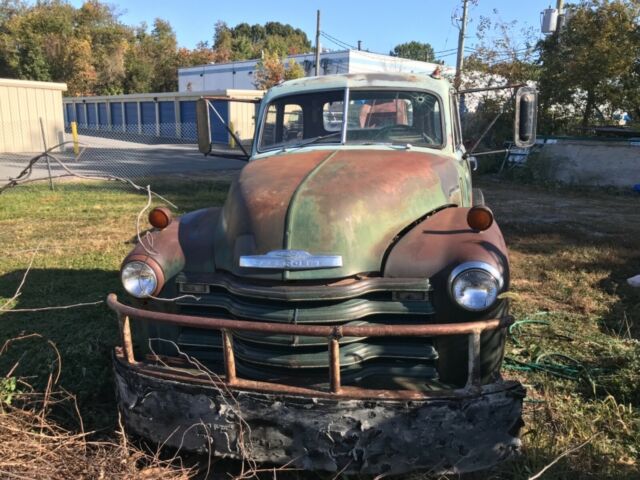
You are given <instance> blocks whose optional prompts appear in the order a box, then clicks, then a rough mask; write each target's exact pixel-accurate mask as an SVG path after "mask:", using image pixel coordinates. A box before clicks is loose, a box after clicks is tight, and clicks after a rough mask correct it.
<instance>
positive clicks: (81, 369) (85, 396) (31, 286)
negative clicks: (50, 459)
mask: <svg viewBox="0 0 640 480" xmlns="http://www.w3.org/2000/svg"><path fill="white" fill-rule="evenodd" d="M23 275H24V270H16V271H13V272H11V273H8V274H6V275H3V276H2V277H0V296H2V297H4V298H10V297H12V296H13V294H14V292H15V289H16V287H17V285H18V284H19V283H20V280H21V279H22V276H23ZM119 290H120V286H119V281H118V275H117V272H115V271H105V270H95V269H94V270H66V269H50V270H44V269H32V270H31V271H30V272H29V275H28V277H27V280H26V282H25V285H24V287H23V289H22V294H21V295H20V296H19V297H18V299H17V301H16V302H15V306H14V308H15V309H31V308H40V307H50V306H56V305H70V304H75V303H81V302H93V301H96V300H104V298H105V297H106V295H107V293H108V292H110V291H119ZM0 325H1V328H0V343H1V344H4V342H6V341H7V340H11V339H13V338H16V337H20V336H23V335H28V334H31V333H37V334H39V335H41V336H42V337H43V338H42V339H39V338H33V339H27V340H25V341H21V342H16V343H13V344H12V345H11V346H10V347H9V348H8V349H7V351H6V352H5V353H4V354H3V355H1V356H0V375H6V373H8V372H9V371H10V370H11V369H13V368H14V367H15V371H14V373H13V374H14V375H15V376H17V377H19V378H23V379H24V380H25V381H26V382H28V383H29V384H31V385H32V386H33V387H34V388H35V389H36V390H38V391H44V389H45V388H46V383H47V380H48V378H49V374H50V373H51V372H55V371H56V370H57V369H58V361H57V359H56V355H55V352H54V350H53V349H52V348H51V347H50V346H49V345H48V344H47V342H46V340H50V341H51V342H53V343H54V344H55V345H56V347H57V349H58V350H59V352H60V356H61V361H62V365H61V367H60V368H61V377H60V382H59V385H60V386H61V387H63V388H65V389H66V390H68V391H70V392H72V393H73V394H75V395H76V397H77V400H78V405H79V408H80V412H81V415H82V418H83V421H84V423H85V428H86V429H87V430H101V429H110V430H111V431H112V430H113V428H114V426H115V424H116V407H115V396H114V388H113V382H112V373H111V352H112V349H113V347H114V346H115V344H116V342H117V340H118V329H117V324H116V320H115V317H114V315H113V314H112V312H111V311H110V310H109V309H108V308H107V307H106V305H105V304H101V305H96V306H89V307H80V308H75V309H69V310H58V311H43V312H4V313H2V314H0Z"/></svg>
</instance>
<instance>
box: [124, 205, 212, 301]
mask: <svg viewBox="0 0 640 480" xmlns="http://www.w3.org/2000/svg"><path fill="white" fill-rule="evenodd" d="M219 214H220V208H205V209H202V210H196V211H194V212H191V213H188V214H186V215H183V216H182V217H179V218H177V219H175V220H174V221H173V222H172V223H171V224H170V225H169V226H168V227H167V228H165V229H164V230H153V231H151V232H150V233H149V234H148V235H143V236H142V244H141V243H138V244H137V245H136V246H135V248H134V249H133V250H132V251H131V252H130V253H129V255H127V256H126V258H125V259H124V261H123V263H122V265H123V266H124V265H125V264H126V263H128V262H131V261H134V260H137V261H141V262H144V263H147V264H148V265H149V266H150V267H151V268H153V269H154V271H155V273H156V276H157V277H158V289H157V291H156V292H154V295H157V294H158V292H159V291H161V290H162V288H163V286H164V284H165V283H166V282H167V281H168V280H169V279H171V278H173V277H175V276H176V275H177V274H178V273H180V272H181V271H183V270H187V271H190V272H198V273H199V272H213V271H214V270H215V264H214V255H213V236H214V231H215V228H216V225H217V222H218V216H219Z"/></svg>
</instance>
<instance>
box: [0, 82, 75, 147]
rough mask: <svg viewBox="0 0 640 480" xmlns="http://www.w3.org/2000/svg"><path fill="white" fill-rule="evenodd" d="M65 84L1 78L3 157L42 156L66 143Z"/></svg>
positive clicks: (0, 119)
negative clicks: (41, 154) (25, 154)
mask: <svg viewBox="0 0 640 480" xmlns="http://www.w3.org/2000/svg"><path fill="white" fill-rule="evenodd" d="M66 90H67V85H66V84H64V83H49V82H31V81H26V80H10V79H3V78H0V153H5V152H6V153H18V152H30V153H33V152H42V151H43V150H44V143H43V136H42V127H41V124H40V119H42V125H43V127H44V136H45V140H46V144H47V147H48V148H50V147H52V146H54V145H56V144H58V143H61V142H62V141H63V140H64V120H63V116H62V92H64V91H66Z"/></svg>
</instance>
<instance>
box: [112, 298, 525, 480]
mask: <svg viewBox="0 0 640 480" xmlns="http://www.w3.org/2000/svg"><path fill="white" fill-rule="evenodd" d="M108 304H109V306H110V307H111V308H112V309H114V310H115V311H116V312H118V314H119V318H120V325H121V332H122V341H123V347H122V348H118V349H117V351H116V355H115V360H114V368H115V377H116V384H117V394H118V401H119V406H120V409H121V411H122V414H123V417H124V420H125V424H126V425H127V427H128V429H129V430H130V431H133V432H135V433H137V434H140V435H142V436H144V437H146V438H148V439H150V440H153V441H155V442H157V443H159V444H163V445H168V446H173V447H178V448H184V449H187V450H195V451H200V452H203V453H210V454H213V455H216V456H222V457H233V458H246V459H251V460H253V461H256V462H268V463H274V464H287V463H288V464H290V465H294V466H296V467H299V468H303V469H308V470H326V471H341V470H342V471H343V472H345V473H347V472H349V473H376V474H379V473H403V472H407V471H412V470H416V469H429V470H430V471H432V472H434V473H460V472H468V471H474V470H479V469H483V468H487V467H489V466H491V465H494V464H496V463H498V462H500V461H502V460H504V459H505V458H507V457H508V456H510V455H511V454H512V453H514V452H515V451H517V450H518V448H519V445H520V441H519V439H518V438H517V434H518V430H519V428H520V425H521V423H522V421H521V411H522V399H523V397H524V389H523V387H522V386H521V385H520V384H519V383H517V382H506V381H498V382H495V383H492V384H488V385H479V381H478V378H479V371H478V370H479V369H478V366H477V365H478V357H479V335H480V333H481V332H482V331H484V330H490V329H494V328H504V326H505V321H500V320H491V321H486V322H475V323H473V324H471V323H469V324H450V325H431V326H428V325H424V326H419V327H417V326H415V325H411V326H394V327H393V332H389V331H386V330H385V328H386V327H352V328H378V329H382V330H381V331H377V330H376V331H370V332H367V333H369V334H372V335H373V336H376V335H377V336H384V335H393V334H394V333H395V332H396V329H397V328H398V327H400V330H402V328H403V327H407V328H405V330H408V329H409V328H412V329H416V328H418V329H419V330H418V331H415V332H410V333H407V332H405V333H404V334H405V335H407V334H413V335H417V336H420V335H451V334H463V335H464V334H467V335H469V336H470V341H469V381H468V383H467V385H466V387H465V388H462V389H455V390H454V389H451V390H439V391H434V392H417V391H399V390H370V389H362V388H356V387H350V386H342V385H341V383H340V365H339V355H338V349H339V348H340V345H339V338H340V336H341V335H352V334H353V335H360V334H362V333H363V332H351V331H345V332H335V331H333V330H332V328H333V327H324V326H322V327H321V326H303V325H288V324H285V325H283V324H270V323H262V322H242V321H234V320H228V319H205V318H200V317H189V316H183V315H174V314H167V313H161V312H148V311H143V310H138V309H134V308H132V307H127V306H125V305H122V304H120V303H118V302H117V299H116V298H115V296H110V297H109V298H108ZM129 316H131V317H133V318H148V319H152V320H154V321H160V322H163V321H164V322H168V323H174V324H184V323H189V322H196V323H199V324H200V323H202V325H198V326H199V327H202V328H206V326H204V325H205V324H207V321H208V327H209V328H214V329H220V330H222V332H223V340H224V353H225V371H226V375H225V376H224V377H222V378H220V377H218V376H216V375H214V374H212V373H210V372H207V371H205V370H204V369H202V368H201V367H200V366H199V365H198V364H197V363H195V362H193V361H192V360H191V359H188V358H183V359H176V358H172V359H168V358H160V357H155V358H147V359H145V360H143V361H141V360H139V359H136V358H135V355H134V354H133V350H132V343H131V338H130V332H129V321H130V320H129V319H130V317H129ZM428 327H431V328H428ZM264 328H272V329H275V330H276V331H279V330H282V329H284V330H287V332H288V331H289V330H291V329H294V330H297V329H300V328H302V329H303V330H304V331H302V332H297V333H298V334H304V335H315V336H326V337H327V341H328V345H329V348H328V355H329V358H330V359H331V362H330V372H329V374H330V375H329V378H330V382H329V385H330V388H328V389H327V390H316V389H310V388H304V387H298V386H294V385H284V384H277V383H267V382H256V381H251V380H246V379H241V378H238V377H237V375H236V372H235V368H234V354H233V346H232V337H231V335H230V334H229V332H230V331H233V330H253V329H255V330H261V329H264ZM323 328H327V329H328V330H327V331H326V332H325V331H324V330H322V329H323ZM316 330H317V331H316Z"/></svg>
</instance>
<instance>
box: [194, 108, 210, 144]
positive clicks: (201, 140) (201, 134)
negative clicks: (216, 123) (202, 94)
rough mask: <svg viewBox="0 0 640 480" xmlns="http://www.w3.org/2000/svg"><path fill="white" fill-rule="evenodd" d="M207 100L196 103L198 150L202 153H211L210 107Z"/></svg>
mask: <svg viewBox="0 0 640 480" xmlns="http://www.w3.org/2000/svg"><path fill="white" fill-rule="evenodd" d="M207 102H208V101H207V100H206V99H205V98H200V99H198V102H197V103H196V127H197V129H198V150H200V153H204V154H205V155H209V153H211V123H210V121H209V105H208V103H207Z"/></svg>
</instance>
